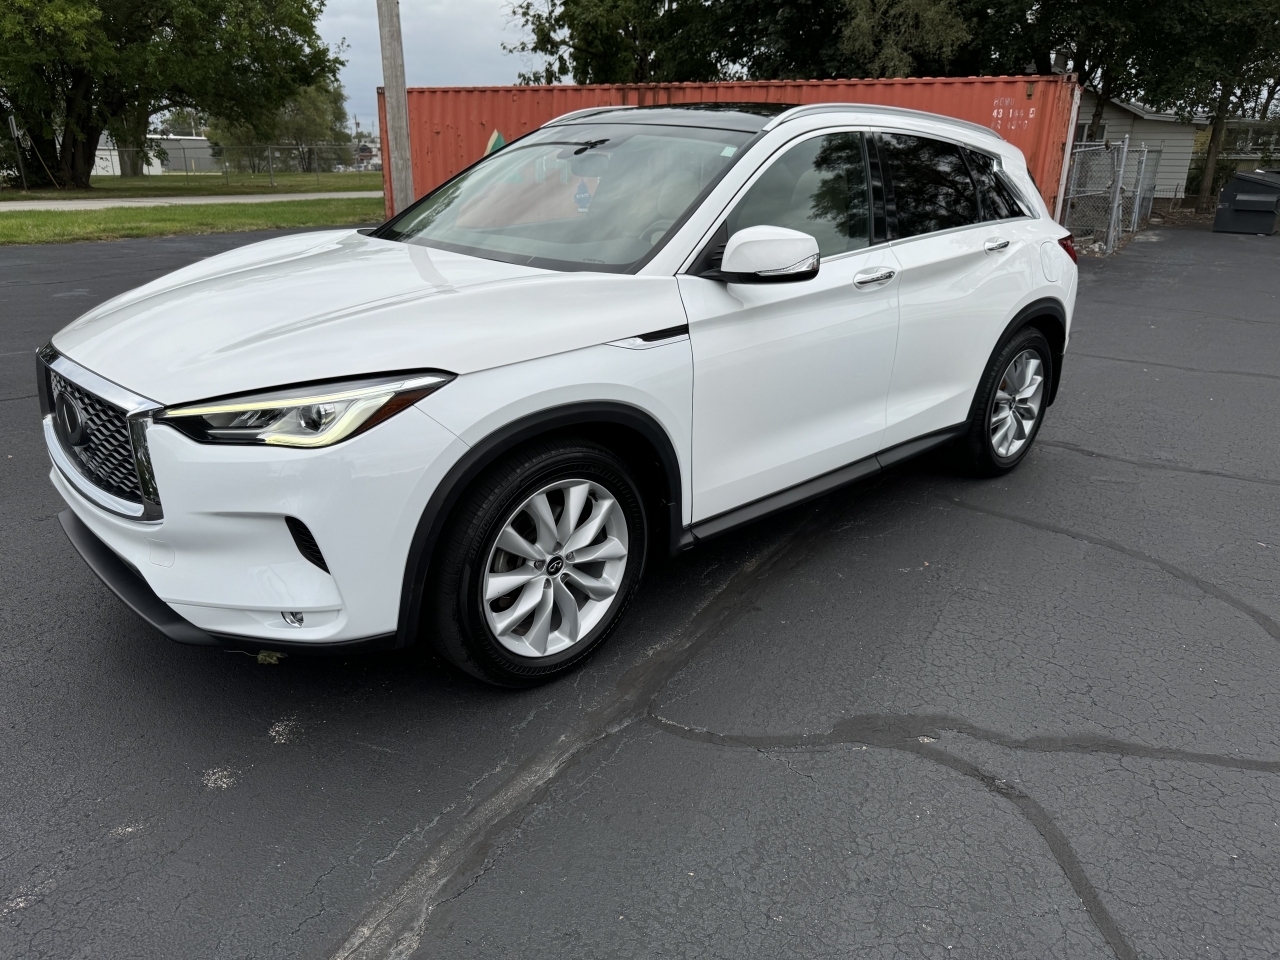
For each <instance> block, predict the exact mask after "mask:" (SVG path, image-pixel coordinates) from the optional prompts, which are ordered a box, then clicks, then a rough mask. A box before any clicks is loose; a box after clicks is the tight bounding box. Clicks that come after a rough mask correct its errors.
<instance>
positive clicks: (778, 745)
mask: <svg viewBox="0 0 1280 960" xmlns="http://www.w3.org/2000/svg"><path fill="white" fill-rule="evenodd" d="M645 721H646V722H647V723H648V724H649V725H651V726H653V727H655V728H657V729H659V730H662V731H663V732H665V733H669V734H672V735H674V736H677V737H680V738H682V739H685V740H692V741H695V742H697V743H709V744H714V745H716V746H722V747H744V748H747V749H753V750H760V751H764V750H779V749H788V748H791V749H796V748H801V749H803V748H809V747H823V746H835V745H839V744H861V745H866V746H869V747H878V748H881V749H885V750H896V751H899V752H901V753H910V754H914V755H915V756H917V757H920V758H922V759H924V760H928V761H929V762H931V763H935V764H938V765H939V766H943V767H946V768H947V769H949V770H952V771H954V772H955V773H958V774H960V775H962V776H964V777H968V778H969V779H970V780H974V781H976V782H978V783H980V784H982V786H983V787H985V788H986V789H987V790H989V791H990V792H991V793H993V794H995V795H996V796H998V797H1001V798H1002V799H1004V800H1007V801H1008V802H1009V803H1010V804H1011V805H1012V806H1013V808H1014V809H1015V810H1016V811H1017V812H1018V813H1019V814H1020V815H1021V816H1022V818H1023V819H1024V820H1026V821H1027V822H1028V823H1029V824H1030V825H1031V826H1032V827H1033V828H1034V829H1035V831H1036V833H1038V834H1039V835H1040V837H1041V838H1042V839H1043V840H1044V842H1045V843H1046V844H1047V845H1048V847H1049V851H1050V853H1051V854H1052V855H1053V859H1054V861H1055V862H1056V863H1057V864H1058V867H1059V868H1060V869H1061V870H1062V872H1063V874H1064V875H1065V876H1066V878H1067V882H1069V883H1070V884H1071V888H1072V889H1073V890H1075V892H1076V896H1078V897H1079V898H1080V902H1081V903H1082V904H1083V905H1084V908H1085V912H1086V913H1088V915H1089V919H1090V920H1092V921H1093V924H1094V926H1096V927H1097V928H1098V932H1099V933H1101V934H1102V936H1103V938H1104V939H1105V940H1106V941H1107V945H1108V946H1110V947H1111V950H1112V952H1113V953H1115V955H1116V957H1117V960H1137V957H1138V952H1137V950H1136V949H1135V948H1134V946H1133V945H1132V944H1131V943H1130V942H1129V939H1128V937H1126V936H1125V934H1124V932H1123V931H1122V930H1121V929H1120V925H1119V924H1118V923H1117V922H1116V920H1115V918H1114V917H1113V916H1112V915H1111V911H1109V910H1108V909H1107V907H1106V905H1105V904H1104V903H1103V902H1102V896H1101V895H1100V894H1099V893H1098V890H1097V888H1096V887H1095V886H1094V885H1093V881H1091V880H1090V879H1089V875H1088V873H1087V872H1086V871H1085V869H1084V865H1083V864H1082V863H1081V862H1080V858H1079V857H1078V856H1077V855H1076V852H1075V849H1074V848H1073V847H1072V846H1071V841H1070V840H1068V839H1067V836H1066V834H1065V833H1063V832H1062V829H1061V828H1060V827H1059V826H1058V825H1057V823H1056V822H1055V821H1054V819H1053V817H1052V815H1050V813H1049V812H1048V811H1047V810H1045V808H1044V807H1042V806H1041V805H1040V804H1039V802H1038V801H1036V799H1035V798H1034V797H1032V796H1030V795H1029V794H1027V793H1026V792H1025V791H1023V790H1021V789H1020V788H1018V787H1016V786H1014V785H1013V784H1012V783H1010V782H1008V781H1007V780H1002V779H1000V778H999V777H997V776H995V775H994V774H991V773H988V772H987V771H985V770H983V769H982V768H981V767H979V766H978V765H977V764H974V763H970V762H969V761H968V760H964V759H961V758H960V757H957V756H955V755H954V754H951V753H948V752H947V751H946V750H944V749H941V748H939V747H936V746H933V745H932V744H931V743H926V742H922V741H921V739H920V737H921V736H923V735H924V734H925V732H926V731H928V732H929V733H930V734H936V733H937V732H938V730H939V728H942V729H953V730H955V731H956V732H961V733H965V734H967V735H969V736H976V735H978V734H979V733H981V734H990V731H985V730H983V729H982V728H981V727H976V726H974V725H972V724H968V723H965V722H964V721H961V720H956V719H954V718H951V717H946V716H933V715H924V714H921V715H909V714H908V715H900V716H894V715H889V714H865V715H862V716H856V717H848V718H846V719H844V720H841V721H839V722H838V723H837V724H836V725H835V726H834V727H832V729H831V730H830V731H829V732H828V733H819V734H793V735H790V736H769V735H764V736H737V735H729V734H722V733H715V732H712V731H710V730H702V729H698V728H696V727H689V726H685V725H684V724H681V723H676V722H675V721H673V720H668V719H666V718H665V717H661V716H658V715H656V714H652V713H650V714H649V715H647V716H646V717H645ZM990 736H991V737H992V738H993V739H992V742H994V743H998V744H1001V745H1007V743H1027V742H1029V741H1018V740H1010V738H1005V737H1001V736H1000V735H998V734H990ZM980 739H988V737H987V736H982V737H981V738H980ZM1031 739H1032V740H1045V741H1062V742H1063V743H1064V744H1065V745H1067V746H1068V748H1070V747H1072V746H1074V744H1073V741H1077V740H1079V741H1080V742H1081V744H1083V743H1084V742H1085V741H1087V740H1089V739H1090V738H1074V737H1057V738H1055V737H1044V738H1031ZM1093 739H1095V741H1096V742H1097V743H1109V744H1112V745H1118V744H1119V743H1120V742H1119V741H1108V740H1105V739H1103V738H1093ZM1124 746H1126V747H1128V748H1132V749H1133V751H1134V754H1133V755H1141V754H1139V753H1138V752H1137V751H1140V750H1144V749H1152V748H1143V747H1141V746H1140V745H1139V744H1125V745H1124ZM1069 752H1092V751H1083V750H1080V751H1077V750H1074V749H1069ZM1098 752H1113V751H1111V750H1103V751H1098ZM1175 752H1177V751H1175ZM1195 756H1199V755H1195ZM1219 759H1222V758H1219ZM1274 766H1275V767H1276V770H1277V771H1280V764H1275V765H1274Z"/></svg>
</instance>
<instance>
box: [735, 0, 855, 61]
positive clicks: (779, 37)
mask: <svg viewBox="0 0 1280 960" xmlns="http://www.w3.org/2000/svg"><path fill="white" fill-rule="evenodd" d="M715 10H716V19H717V26H718V28H719V35H720V51H721V56H722V58H723V60H724V61H725V62H726V63H729V64H732V65H733V68H732V72H734V73H735V74H736V75H739V76H742V77H743V78H744V79H749V80H828V79H832V78H835V77H850V76H855V75H856V73H855V71H854V67H853V63H852V59H851V57H850V55H849V53H848V52H847V51H846V50H845V49H844V48H843V39H844V30H845V24H846V22H847V21H848V19H849V13H848V10H847V9H846V7H845V5H844V3H843V0H781V2H777V0H717V3H716V7H715Z"/></svg>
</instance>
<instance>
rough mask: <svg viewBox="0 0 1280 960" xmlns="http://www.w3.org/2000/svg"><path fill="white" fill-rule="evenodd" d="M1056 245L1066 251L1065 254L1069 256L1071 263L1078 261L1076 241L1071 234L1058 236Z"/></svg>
mask: <svg viewBox="0 0 1280 960" xmlns="http://www.w3.org/2000/svg"><path fill="white" fill-rule="evenodd" d="M1058 246H1060V247H1061V248H1062V249H1063V250H1065V251H1067V256H1068V257H1070V258H1071V262H1072V263H1079V262H1080V258H1079V257H1077V256H1076V243H1075V241H1074V240H1073V239H1071V234H1069V233H1068V234H1067V235H1066V236H1065V237H1059V238H1058Z"/></svg>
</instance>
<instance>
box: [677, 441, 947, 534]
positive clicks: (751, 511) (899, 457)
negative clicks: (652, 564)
mask: <svg viewBox="0 0 1280 960" xmlns="http://www.w3.org/2000/svg"><path fill="white" fill-rule="evenodd" d="M968 429H969V424H967V423H958V424H956V425H955V426H953V427H947V428H945V429H943V430H938V431H937V432H935V433H930V434H927V435H925V436H923V437H916V438H915V439H914V440H908V441H907V442H906V443H900V444H898V445H897V446H896V447H890V448H889V449H887V450H881V451H880V452H879V453H876V454H873V455H872V456H869V457H864V458H863V459H861V460H855V461H854V462H853V463H850V464H848V465H846V466H843V467H839V468H837V469H835V470H832V471H831V472H830V473H824V474H822V476H820V477H814V478H813V479H812V480H806V481H805V482H804V483H798V484H796V485H795V486H794V487H788V488H787V489H786V490H782V491H780V492H778V493H774V494H770V495H769V496H767V497H762V498H761V499H759V500H756V501H753V502H752V503H748V504H745V505H743V506H741V507H735V508H734V509H732V510H729V511H728V512H726V513H722V514H719V515H718V516H715V517H712V518H710V519H709V520H700V521H699V522H697V523H695V524H694V525H693V526H691V527H687V528H686V529H685V531H684V536H682V537H681V539H680V546H681V547H682V548H684V549H688V548H689V547H692V546H693V545H694V544H695V543H698V542H699V541H701V540H706V539H709V538H710V537H717V536H719V535H720V534H722V533H727V532H728V531H729V530H732V529H734V528H735V527H740V526H742V525H743V524H745V523H751V521H753V520H759V519H760V518H761V517H764V516H767V515H768V514H770V513H776V512H777V511H779V510H785V509H787V508H788V507H794V506H796V505H797V504H800V503H804V502H805V501H806V500H813V499H815V498H817V497H820V496H822V495H823V494H826V493H830V492H831V491H832V490H835V489H837V488H838V487H843V486H845V485H846V484H850V483H854V482H855V481H857V480H864V479H866V478H867V477H873V476H875V475H876V474H878V473H882V472H883V471H885V470H887V469H889V467H892V466H894V465H895V464H898V463H901V462H902V461H904V460H910V459H911V458H912V457H917V456H919V455H920V454H922V453H924V452H925V451H927V450H932V449H933V448H934V447H940V446H942V444H944V443H948V442H950V441H951V440H954V439H956V438H957V437H960V436H963V435H964V433H965V432H966V431H967V430H968Z"/></svg>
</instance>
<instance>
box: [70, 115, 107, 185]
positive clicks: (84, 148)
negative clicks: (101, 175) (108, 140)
mask: <svg viewBox="0 0 1280 960" xmlns="http://www.w3.org/2000/svg"><path fill="white" fill-rule="evenodd" d="M83 133H84V137H83V138H79V139H73V140H72V142H71V146H70V148H67V147H63V153H64V154H66V153H68V152H69V153H70V158H69V159H70V163H69V164H68V167H69V168H70V171H71V177H70V183H71V185H72V186H73V187H75V188H76V189H77V190H88V189H89V177H90V176H91V175H92V174H93V167H94V165H95V164H96V163H97V161H98V141H99V140H101V139H102V128H101V127H98V126H91V127H89V128H87V129H86V130H84V131H83Z"/></svg>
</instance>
